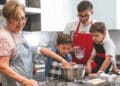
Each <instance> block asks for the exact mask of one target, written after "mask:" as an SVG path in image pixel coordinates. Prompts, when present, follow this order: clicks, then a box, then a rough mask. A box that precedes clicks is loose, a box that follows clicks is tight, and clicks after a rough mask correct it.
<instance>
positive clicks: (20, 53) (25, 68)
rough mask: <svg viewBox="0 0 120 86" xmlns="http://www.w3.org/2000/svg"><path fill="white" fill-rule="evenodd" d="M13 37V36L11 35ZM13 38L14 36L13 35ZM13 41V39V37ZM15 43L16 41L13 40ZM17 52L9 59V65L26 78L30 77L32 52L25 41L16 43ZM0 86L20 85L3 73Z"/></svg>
mask: <svg viewBox="0 0 120 86" xmlns="http://www.w3.org/2000/svg"><path fill="white" fill-rule="evenodd" d="M12 37H13V36H12ZM13 39H14V37H13ZM14 41H15V39H14ZM15 43H16V42H15ZM16 48H17V53H16V56H15V57H14V58H12V59H11V60H10V64H9V65H10V67H11V68H12V69H13V70H14V71H16V72H17V73H19V74H20V75H22V76H25V77H26V78H29V79H30V78H32V67H33V65H32V52H31V49H30V48H29V46H28V44H27V43H26V42H23V43H16ZM2 83H3V84H2V86H22V85H21V84H20V83H18V82H16V81H15V80H13V79H11V78H10V77H8V76H6V75H4V74H3V77H2Z"/></svg>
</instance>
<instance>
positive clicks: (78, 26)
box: [75, 20, 93, 33]
mask: <svg viewBox="0 0 120 86" xmlns="http://www.w3.org/2000/svg"><path fill="white" fill-rule="evenodd" d="M92 24H93V21H92V20H91V21H90V25H92ZM79 29H80V21H79V22H78V25H77V29H76V31H75V32H76V33H78V32H79Z"/></svg>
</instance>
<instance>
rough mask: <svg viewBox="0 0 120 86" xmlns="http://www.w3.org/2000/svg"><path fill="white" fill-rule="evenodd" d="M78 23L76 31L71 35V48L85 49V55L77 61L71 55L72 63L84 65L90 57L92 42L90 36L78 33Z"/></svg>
mask: <svg viewBox="0 0 120 86" xmlns="http://www.w3.org/2000/svg"><path fill="white" fill-rule="evenodd" d="M79 27H80V22H79V24H78V26H77V29H76V31H75V32H74V34H73V47H75V46H80V47H84V48H85V54H84V57H83V58H82V59H77V58H76V57H75V54H73V58H72V61H73V62H76V63H78V64H86V63H87V60H88V59H89V57H90V56H91V52H92V49H93V41H92V36H91V34H87V33H79V32H78V31H79Z"/></svg>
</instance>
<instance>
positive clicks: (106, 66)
mask: <svg viewBox="0 0 120 86" xmlns="http://www.w3.org/2000/svg"><path fill="white" fill-rule="evenodd" d="M111 59H112V56H110V55H106V58H105V60H104V62H103V64H102V66H101V67H100V69H99V71H105V70H106V69H107V68H108V66H109V65H110V63H111ZM99 71H98V72H99Z"/></svg>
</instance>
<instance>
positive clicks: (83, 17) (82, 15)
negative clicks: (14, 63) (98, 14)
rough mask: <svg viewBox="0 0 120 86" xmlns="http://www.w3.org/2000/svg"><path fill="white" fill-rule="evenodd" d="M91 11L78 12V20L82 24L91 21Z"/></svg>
mask: <svg viewBox="0 0 120 86" xmlns="http://www.w3.org/2000/svg"><path fill="white" fill-rule="evenodd" d="M92 14H93V11H92V10H83V11H81V12H78V17H79V20H80V22H81V23H82V24H87V23H89V22H90V21H91V20H92Z"/></svg>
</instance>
